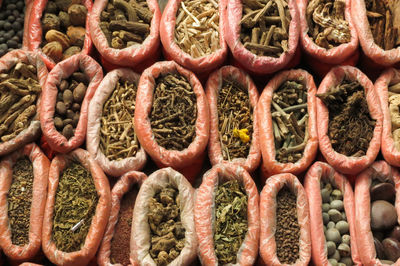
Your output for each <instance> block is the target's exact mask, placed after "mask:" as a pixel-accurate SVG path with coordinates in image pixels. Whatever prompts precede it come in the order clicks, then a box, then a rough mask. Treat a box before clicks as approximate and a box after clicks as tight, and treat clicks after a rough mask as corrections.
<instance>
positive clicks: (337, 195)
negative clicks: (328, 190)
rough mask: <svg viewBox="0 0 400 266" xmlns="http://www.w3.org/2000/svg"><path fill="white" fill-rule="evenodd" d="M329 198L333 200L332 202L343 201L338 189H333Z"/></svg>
mask: <svg viewBox="0 0 400 266" xmlns="http://www.w3.org/2000/svg"><path fill="white" fill-rule="evenodd" d="M331 196H332V198H333V199H334V200H342V199H343V194H342V191H340V190H339V189H334V190H333V191H332V194H331Z"/></svg>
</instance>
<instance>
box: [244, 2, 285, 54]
mask: <svg viewBox="0 0 400 266" xmlns="http://www.w3.org/2000/svg"><path fill="white" fill-rule="evenodd" d="M290 21H291V16H290V12H289V6H288V2H287V1H286V0H275V1H272V0H252V1H243V14H242V20H241V21H240V25H241V31H240V40H241V42H242V43H243V44H244V47H245V48H246V49H248V50H249V51H251V52H252V53H253V54H256V55H260V56H271V57H280V56H281V54H282V53H284V52H286V51H287V50H288V49H289V43H288V39H289V24H290Z"/></svg>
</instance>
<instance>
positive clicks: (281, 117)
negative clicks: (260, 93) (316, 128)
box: [271, 80, 309, 163]
mask: <svg viewBox="0 0 400 266" xmlns="http://www.w3.org/2000/svg"><path fill="white" fill-rule="evenodd" d="M271 116H272V125H273V133H274V141H275V151H276V152H275V159H276V160H277V161H279V162H281V163H294V162H297V161H298V160H300V159H301V157H302V156H303V152H304V148H305V147H306V145H307V141H308V138H309V135H308V130H307V128H308V127H307V126H308V112H307V88H304V86H303V85H302V84H301V83H299V82H297V81H290V80H288V81H285V82H284V83H283V84H282V85H281V86H280V87H279V88H278V89H277V90H276V91H275V92H274V94H273V96H272V102H271Z"/></svg>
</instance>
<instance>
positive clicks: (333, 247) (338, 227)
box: [321, 181, 353, 266]
mask: <svg viewBox="0 0 400 266" xmlns="http://www.w3.org/2000/svg"><path fill="white" fill-rule="evenodd" d="M321 197H322V220H323V223H324V234H325V241H326V248H327V254H328V261H329V263H330V264H331V265H339V264H338V263H343V264H345V265H346V266H351V265H353V260H352V258H351V243H350V231H349V224H348V222H347V218H346V211H345V209H344V203H343V193H342V191H340V190H339V189H338V188H337V187H336V186H335V185H332V184H331V183H329V182H322V181H321Z"/></svg>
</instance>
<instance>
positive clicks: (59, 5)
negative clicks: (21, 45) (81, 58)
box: [42, 0, 88, 62]
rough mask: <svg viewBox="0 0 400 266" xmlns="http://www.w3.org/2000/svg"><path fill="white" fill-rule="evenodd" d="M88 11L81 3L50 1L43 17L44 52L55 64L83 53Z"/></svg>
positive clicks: (60, 0) (59, 0) (69, 0)
mask: <svg viewBox="0 0 400 266" xmlns="http://www.w3.org/2000/svg"><path fill="white" fill-rule="evenodd" d="M87 13H88V10H87V8H86V7H85V6H84V5H82V4H81V3H80V1H79V0H78V1H72V0H49V1H48V2H47V5H46V9H45V10H44V14H43V16H42V31H43V37H44V41H42V51H43V53H44V54H46V55H47V56H48V57H50V58H51V59H53V60H54V61H55V62H59V61H61V60H64V59H66V58H68V57H70V56H72V55H74V54H77V53H79V52H80V51H81V49H82V47H83V43H84V41H85V34H86V29H85V25H86V16H87Z"/></svg>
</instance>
